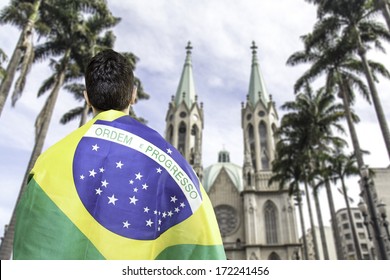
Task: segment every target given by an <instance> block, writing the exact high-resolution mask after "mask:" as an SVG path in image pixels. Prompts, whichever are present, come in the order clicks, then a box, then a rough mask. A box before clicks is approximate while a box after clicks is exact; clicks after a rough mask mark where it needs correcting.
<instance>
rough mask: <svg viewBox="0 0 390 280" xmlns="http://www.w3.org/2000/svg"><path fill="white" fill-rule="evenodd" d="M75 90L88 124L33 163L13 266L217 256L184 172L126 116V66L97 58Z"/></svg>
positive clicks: (108, 54) (176, 157)
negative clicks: (82, 86) (17, 262)
mask: <svg viewBox="0 0 390 280" xmlns="http://www.w3.org/2000/svg"><path fill="white" fill-rule="evenodd" d="M85 83H86V92H85V93H84V95H85V99H86V101H87V103H88V105H90V106H91V107H92V110H93V112H94V115H95V117H94V118H93V119H92V120H91V121H89V122H88V123H87V124H85V125H84V126H82V127H80V128H79V129H77V130H76V131H74V132H73V133H71V134H70V135H68V136H67V137H65V138H64V139H62V140H61V141H60V142H58V143H57V144H55V145H54V146H52V147H50V148H49V149H48V150H47V151H46V152H44V153H43V154H42V155H41V156H40V157H39V158H38V160H37V162H36V164H35V166H34V168H33V170H32V171H31V176H30V179H29V182H28V187H27V189H26V192H25V194H24V195H23V197H22V199H21V201H20V203H19V205H18V209H17V222H16V227H15V239H14V259H225V258H226V256H225V253H224V250H223V245H222V240H221V237H220V232H219V229H218V225H217V222H216V218H215V215H214V212H213V208H212V206H211V203H210V201H209V199H208V197H207V194H206V193H205V192H204V190H203V187H202V186H201V183H200V182H199V179H198V178H197V176H196V175H195V173H194V171H193V170H192V168H191V166H190V165H189V164H188V163H187V162H186V161H185V159H184V158H183V157H182V156H181V155H180V153H179V152H178V151H177V150H176V149H175V148H174V147H173V146H172V145H170V144H169V143H168V142H166V141H165V140H164V139H163V138H162V137H161V136H160V135H159V134H158V133H157V132H155V131H154V130H152V129H150V128H148V127H146V126H145V125H143V124H141V123H139V122H137V121H136V120H134V119H132V118H131V117H130V116H129V115H128V114H129V109H130V106H131V105H132V104H134V102H135V100H136V94H137V89H136V87H135V86H134V76H133V72H132V70H131V66H130V64H129V62H128V61H127V60H126V59H125V58H124V57H123V56H122V55H120V54H119V53H117V52H115V51H113V50H106V51H103V52H101V53H99V54H97V55H96V56H95V57H94V58H92V60H91V61H90V63H89V64H88V67H87V70H86V77H85Z"/></svg>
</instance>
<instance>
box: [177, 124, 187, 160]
mask: <svg viewBox="0 0 390 280" xmlns="http://www.w3.org/2000/svg"><path fill="white" fill-rule="evenodd" d="M186 136H187V127H186V125H185V124H184V122H182V123H180V126H179V145H178V150H179V152H180V153H181V154H182V155H183V156H185V150H186V140H187V139H186V138H187V137H186Z"/></svg>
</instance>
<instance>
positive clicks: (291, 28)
mask: <svg viewBox="0 0 390 280" xmlns="http://www.w3.org/2000/svg"><path fill="white" fill-rule="evenodd" d="M8 2H9V1H2V2H1V4H0V9H2V8H3V7H4V5H6V4H8ZM108 5H109V7H110V9H111V11H112V13H113V15H114V16H117V17H120V18H122V20H121V22H120V23H119V24H118V25H117V26H116V27H115V28H114V29H113V31H114V33H115V35H116V37H117V39H116V43H115V47H114V49H115V50H116V51H120V52H133V53H134V54H136V55H137V56H138V57H139V62H138V63H137V68H136V71H135V74H136V75H137V76H138V77H139V78H140V79H141V81H142V83H143V86H144V89H145V91H146V92H147V93H148V94H149V95H150V99H149V100H146V101H140V102H138V103H137V104H136V105H135V106H134V110H135V112H136V113H137V115H139V116H140V117H143V118H145V119H146V120H147V121H148V125H149V126H150V127H152V128H153V129H155V130H156V131H158V132H159V133H160V134H162V135H164V130H165V115H166V112H167V110H168V104H169V102H170V100H171V96H172V95H174V94H175V93H176V89H177V86H178V84H179V79H180V75H181V71H182V69H183V64H184V60H185V54H186V53H185V52H186V50H185V47H186V45H187V43H188V41H191V44H192V46H193V50H192V65H193V75H194V81H195V89H196V93H197V95H198V100H199V102H203V104H204V114H205V116H204V130H203V166H204V168H206V167H208V166H210V165H211V164H214V163H216V162H217V156H218V152H219V151H220V150H222V149H226V150H228V151H229V152H230V160H231V162H233V163H235V164H238V165H242V163H243V146H242V140H243V132H242V128H241V103H242V102H245V100H246V94H247V92H248V88H249V76H250V68H251V59H252V54H251V49H250V47H251V45H252V41H255V42H256V45H257V46H258V50H257V54H258V60H259V64H260V68H261V72H262V75H263V78H264V80H265V84H266V88H267V91H268V93H269V94H271V95H272V97H273V100H274V101H275V104H276V108H277V109H278V113H279V118H281V117H282V116H283V114H284V111H282V110H281V108H280V106H281V105H282V104H283V103H284V102H286V101H291V100H293V99H294V93H293V85H294V83H295V81H296V80H297V79H298V78H299V77H300V75H302V73H303V72H304V71H305V70H306V69H307V66H305V65H302V66H299V67H291V66H287V65H286V61H287V59H288V57H289V56H290V55H291V54H293V53H294V52H296V51H299V50H301V49H302V48H303V45H302V42H301V40H300V36H302V35H305V34H307V33H308V32H310V31H311V30H312V28H313V25H314V23H315V21H316V12H315V7H314V6H313V5H311V4H309V3H307V2H305V1H304V0H278V1H264V0H263V1H259V0H243V1H236V0H212V1H210V0H196V1H195V0H188V1H180V0H170V1H163V0H148V1H143V0H132V1H123V0H108ZM18 37H19V31H18V30H17V29H15V28H14V27H11V26H8V25H3V26H0V48H2V49H3V50H4V51H5V52H6V54H7V55H8V56H9V57H10V56H11V54H12V51H13V49H14V47H15V44H16V41H17V39H18ZM38 43H39V42H38ZM385 48H386V49H387V50H390V48H389V45H388V44H385ZM368 57H369V58H370V59H373V60H377V61H380V62H381V63H383V64H384V65H385V66H387V68H388V69H390V60H389V59H388V56H386V55H385V54H381V53H379V52H377V51H374V50H373V51H370V52H369V53H368ZM50 74H51V71H50V68H49V67H48V64H47V61H45V62H42V63H39V64H36V65H34V66H33V68H32V70H31V72H30V74H29V76H28V80H27V85H26V88H25V91H24V93H23V97H22V98H21V99H20V100H19V101H18V103H17V104H16V106H15V107H11V104H10V100H8V101H7V103H6V105H5V108H4V110H3V112H2V114H1V117H0V178H1V183H0V193H1V195H0V235H2V234H3V229H4V225H5V224H7V223H8V222H9V220H10V218H11V215H12V211H13V209H14V206H15V202H16V199H17V195H18V193H19V190H20V186H21V183H22V180H23V177H24V174H25V172H26V166H27V164H28V161H29V158H30V155H31V151H32V148H33V146H34V122H35V118H36V116H37V114H38V113H39V111H40V110H41V108H42V106H43V103H44V101H45V97H46V96H42V97H40V98H37V91H38V88H39V87H40V85H41V84H42V81H43V80H44V79H46V78H47V77H48V76H49V75H50ZM377 87H378V92H379V93H380V95H381V100H382V106H383V108H384V109H385V113H386V118H387V120H388V123H389V120H390V111H388V110H386V108H389V106H390V93H389V91H390V82H389V81H388V80H384V79H380V80H379V82H378V83H377ZM80 105H81V104H80V103H77V102H76V101H75V100H74V98H73V96H72V95H71V94H69V93H67V92H66V91H61V93H60V96H59V100H58V101H57V105H56V107H55V111H54V115H53V119H52V121H51V124H50V128H49V132H48V135H47V138H46V142H45V147H44V149H46V148H47V147H49V146H50V145H52V144H54V143H55V142H57V141H58V140H60V139H61V138H63V137H64V136H65V135H66V134H68V133H69V132H71V131H72V130H74V129H75V128H77V126H78V121H73V122H72V123H69V124H67V125H61V124H60V123H59V119H60V118H61V116H62V115H63V114H64V113H65V112H67V111H68V110H70V109H71V108H74V107H76V106H80ZM355 112H356V113H357V114H358V115H359V116H360V119H361V122H360V123H359V124H358V125H357V127H356V129H357V133H358V136H359V140H360V144H361V147H362V148H363V149H365V150H368V151H370V155H369V156H365V162H366V164H368V165H369V166H370V167H387V166H389V158H388V156H387V152H386V149H385V146H384V141H383V138H382V135H381V132H380V129H379V125H378V123H377V118H376V114H375V111H374V108H373V106H371V105H369V104H368V103H367V102H365V101H364V100H362V99H360V98H358V99H357V103H356V106H355ZM345 129H346V130H347V127H346V126H345ZM345 137H346V140H347V141H349V136H348V134H347V135H346V136H345ZM356 181H357V179H353V180H352V181H349V182H350V186H349V190H350V196H351V197H352V198H353V199H354V200H355V205H356V203H357V202H358V200H359V197H358V193H359V191H358V186H357V184H356ZM333 194H334V197H335V203H336V209H338V208H342V207H345V204H344V202H343V198H342V196H341V195H340V194H339V193H338V192H337V191H334V192H333ZM321 197H322V198H324V195H323V194H322V196H321ZM321 203H322V204H321V206H323V207H324V210H322V213H323V214H324V222H325V223H327V224H329V223H328V221H329V216H327V215H328V214H329V213H328V210H327V208H326V207H327V205H326V204H327V203H326V201H325V200H324V199H322V202H321ZM353 205H354V204H353ZM297 218H298V215H297Z"/></svg>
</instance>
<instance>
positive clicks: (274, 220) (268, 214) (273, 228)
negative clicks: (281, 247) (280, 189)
mask: <svg viewBox="0 0 390 280" xmlns="http://www.w3.org/2000/svg"><path fill="white" fill-rule="evenodd" d="M264 221H265V231H266V239H267V244H277V243H278V226H277V225H278V213H277V209H276V206H275V204H274V203H273V202H272V201H267V202H266V203H265V205H264Z"/></svg>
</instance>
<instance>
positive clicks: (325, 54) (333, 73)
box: [287, 33, 390, 167]
mask: <svg viewBox="0 0 390 280" xmlns="http://www.w3.org/2000/svg"><path fill="white" fill-rule="evenodd" d="M301 38H302V40H303V42H304V45H305V50H304V51H298V52H295V53H294V54H292V55H291V56H290V57H289V58H288V60H287V64H288V65H291V66H295V65H298V64H302V63H311V66H310V68H309V69H308V70H307V71H306V72H305V73H304V74H303V75H302V76H301V77H300V78H299V79H298V80H297V81H296V83H295V85H294V90H295V92H298V91H299V90H300V89H301V87H302V86H303V85H304V83H305V82H306V81H309V82H311V81H313V80H315V79H317V78H318V77H321V76H322V75H325V85H326V91H327V92H329V93H332V92H334V93H336V94H337V95H338V96H339V97H340V98H341V99H342V100H343V104H344V109H345V117H346V120H347V124H348V128H349V132H350V137H351V141H352V145H353V148H354V151H355V154H356V157H357V160H358V164H359V166H360V167H363V165H364V161H363V156H362V152H361V148H360V144H359V139H358V136H357V133H356V129H355V126H354V123H356V122H358V120H359V118H358V117H357V116H356V115H355V114H354V113H353V111H352V108H351V105H353V104H354V101H355V93H354V91H355V90H357V91H358V92H360V93H361V94H362V96H363V97H364V98H365V99H366V100H367V101H369V102H370V93H369V89H368V87H367V86H366V85H365V84H364V82H363V81H362V80H361V79H360V77H359V75H360V74H363V73H364V70H363V65H362V63H361V61H359V60H357V59H356V58H355V57H354V56H353V54H351V53H348V44H347V43H345V42H343V41H340V40H337V39H336V38H335V36H333V35H332V34H330V33H329V34H328V35H327V37H326V40H325V39H324V40H319V41H318V42H317V43H316V44H314V42H313V41H314V40H315V39H313V35H312V34H308V35H305V36H302V37H301ZM308 42H309V43H308ZM308 44H310V47H308V46H307V45H308ZM369 65H370V67H371V69H372V70H373V74H374V77H376V75H378V74H380V75H382V76H384V77H386V78H389V77H390V74H389V72H388V71H387V70H386V69H385V67H384V66H383V65H382V64H380V63H376V62H373V61H369Z"/></svg>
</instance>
